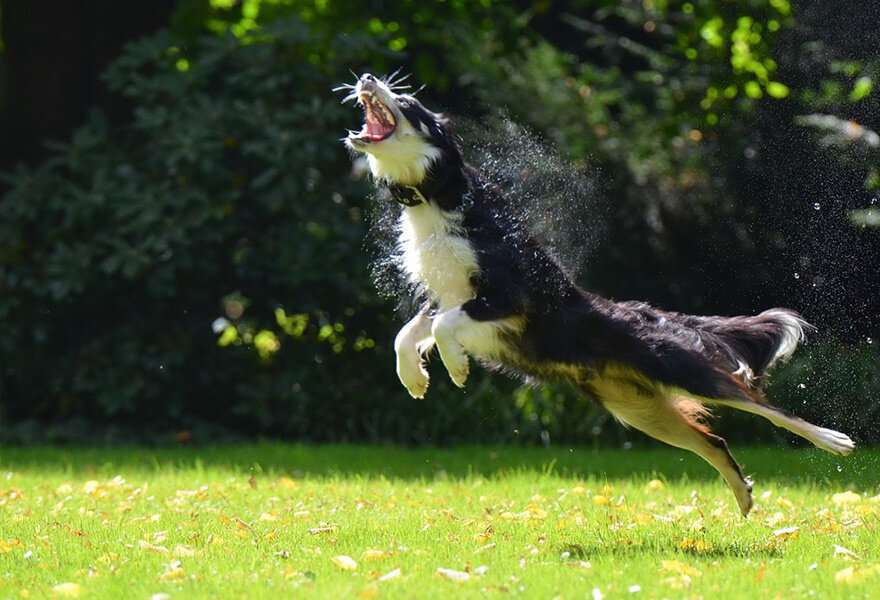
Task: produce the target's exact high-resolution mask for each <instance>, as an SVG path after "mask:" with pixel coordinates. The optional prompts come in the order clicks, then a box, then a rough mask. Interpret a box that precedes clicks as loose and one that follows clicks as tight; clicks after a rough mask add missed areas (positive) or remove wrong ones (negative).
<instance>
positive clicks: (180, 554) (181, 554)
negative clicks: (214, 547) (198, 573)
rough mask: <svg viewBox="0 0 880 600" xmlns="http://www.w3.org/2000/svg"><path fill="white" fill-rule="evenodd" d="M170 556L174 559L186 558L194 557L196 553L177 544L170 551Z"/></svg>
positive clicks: (187, 547)
mask: <svg viewBox="0 0 880 600" xmlns="http://www.w3.org/2000/svg"><path fill="white" fill-rule="evenodd" d="M171 554H172V555H173V556H174V557H175V558H188V557H190V556H195V555H196V551H195V550H194V549H193V548H190V547H189V546H184V545H183V544H177V545H176V546H174V549H173V550H172V551H171Z"/></svg>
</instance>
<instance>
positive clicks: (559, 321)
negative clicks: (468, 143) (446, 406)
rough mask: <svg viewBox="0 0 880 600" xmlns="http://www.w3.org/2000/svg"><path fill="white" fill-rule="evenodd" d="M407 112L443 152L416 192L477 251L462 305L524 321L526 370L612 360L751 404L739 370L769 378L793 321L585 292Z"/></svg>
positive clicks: (394, 192) (395, 191)
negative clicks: (705, 312)
mask: <svg viewBox="0 0 880 600" xmlns="http://www.w3.org/2000/svg"><path fill="white" fill-rule="evenodd" d="M402 112H403V114H404V116H405V117H406V118H407V119H408V120H409V121H410V123H412V124H413V125H414V126H415V127H418V126H419V124H421V123H425V124H427V125H428V126H429V129H430V131H431V141H432V143H433V144H434V145H435V146H436V147H437V148H439V149H440V150H441V151H442V158H441V159H440V160H438V161H436V162H435V163H434V164H433V165H432V167H431V169H430V171H429V172H428V173H427V174H426V177H425V179H423V180H422V182H420V183H419V184H418V185H417V186H412V187H415V188H416V189H418V190H419V192H420V194H421V196H422V197H424V198H425V199H429V200H428V201H431V202H436V203H437V204H438V205H439V206H440V207H441V208H442V209H443V210H445V211H450V212H453V211H454V212H459V213H461V214H462V215H463V216H464V218H463V221H462V224H463V229H464V231H465V232H466V234H467V238H468V240H469V241H470V243H471V244H472V245H473V247H474V248H475V250H476V256H477V260H478V262H479V266H480V269H479V274H478V276H477V277H475V278H474V280H473V282H472V283H473V286H474V290H475V294H476V297H475V299H474V300H471V301H470V302H467V303H465V304H464V305H463V309H464V310H465V312H466V313H467V314H468V316H470V317H471V318H473V319H474V320H477V321H492V320H497V319H499V318H502V317H508V316H511V315H522V316H525V318H526V319H525V321H526V323H527V326H526V328H525V330H524V331H523V332H522V334H521V335H519V336H517V337H518V339H517V340H516V342H515V343H516V344H517V345H518V346H519V350H520V352H521V354H522V356H521V360H520V361H519V364H517V365H516V367H517V368H518V369H521V370H523V371H524V372H525V373H526V374H528V375H530V376H537V377H541V378H543V377H546V376H548V375H549V372H547V371H545V370H543V369H542V368H541V365H542V364H543V363H547V362H551V363H565V364H577V365H583V366H586V367H590V368H594V369H601V367H602V365H604V364H606V363H609V362H611V363H617V364H625V365H629V366H632V367H633V368H634V369H635V370H637V371H639V372H640V373H643V374H644V375H646V376H648V377H649V378H650V379H653V380H656V381H658V382H662V383H664V384H668V385H671V386H675V387H679V388H682V389H684V390H687V391H688V392H691V393H692V394H694V395H697V396H701V397H706V398H729V397H731V396H733V397H742V396H746V397H747V398H748V399H749V400H752V399H753V395H754V392H753V391H750V390H748V389H747V388H746V386H744V385H743V383H742V382H740V381H738V380H737V379H736V378H734V377H732V375H731V373H733V372H735V371H736V370H737V369H738V368H739V366H740V364H739V362H738V361H742V362H744V363H745V364H746V365H748V367H749V369H750V370H751V372H752V373H753V374H754V376H755V377H761V376H762V375H764V373H765V370H766V368H767V366H768V365H769V364H770V362H771V359H772V358H773V355H774V353H775V351H776V350H777V349H778V348H779V345H780V343H781V341H782V339H783V338H784V336H785V335H786V329H785V328H786V322H783V321H781V320H780V319H779V318H778V317H774V316H760V315H759V316H755V317H693V316H689V315H682V314H678V313H671V312H665V311H660V310H657V309H656V308H653V307H651V306H649V305H648V304H645V303H641V302H623V303H615V302H611V301H609V300H606V299H604V298H602V297H600V296H598V295H596V294H592V293H590V292H587V291H585V290H582V289H580V288H579V287H578V286H576V285H575V284H574V283H573V282H572V281H571V280H570V279H569V278H568V276H567V275H566V273H565V271H564V269H563V268H562V267H561V266H560V265H559V264H558V262H557V261H556V260H555V259H554V258H553V257H552V256H550V255H549V254H548V253H547V252H545V250H544V249H543V248H542V247H541V246H540V245H539V244H538V243H537V242H536V241H535V240H534V239H533V238H532V237H531V235H530V232H529V231H528V230H527V228H526V227H525V226H524V225H523V224H522V223H521V222H519V221H518V220H517V219H516V217H515V214H516V212H515V211H513V210H511V209H510V207H508V206H506V205H505V201H504V197H503V195H502V194H501V193H500V192H499V191H498V190H497V189H495V188H494V186H492V185H491V184H490V183H489V182H487V181H486V180H485V179H483V178H482V177H481V176H480V173H479V172H478V171H477V170H476V169H474V168H473V167H472V166H470V165H467V164H466V163H465V162H464V159H463V157H462V152H461V149H460V147H459V145H458V143H456V140H455V138H454V136H453V134H452V133H451V130H450V129H449V124H448V123H449V122H448V120H447V119H445V118H444V117H442V116H440V115H437V114H436V113H433V112H431V111H429V110H427V109H425V108H424V107H423V106H422V105H421V103H419V102H418V101H414V100H409V101H407V102H406V104H405V107H404V108H403V109H402ZM379 185H380V187H383V188H386V189H387V190H388V194H389V196H391V197H392V198H399V197H400V196H401V194H405V193H406V192H405V191H399V188H401V187H402V188H403V189H404V190H406V189H409V186H395V185H394V184H389V183H388V182H379ZM783 310H784V309H783ZM784 312H785V314H789V315H791V316H792V317H795V318H798V317H797V314H796V313H794V312H793V311H788V310H784Z"/></svg>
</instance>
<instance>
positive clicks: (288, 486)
mask: <svg viewBox="0 0 880 600" xmlns="http://www.w3.org/2000/svg"><path fill="white" fill-rule="evenodd" d="M297 485H299V484H298V483H297V482H296V481H294V480H293V479H291V478H290V477H282V478H280V479H279V480H278V487H280V488H284V489H285V490H292V489H293V488H295V487H296V486H297Z"/></svg>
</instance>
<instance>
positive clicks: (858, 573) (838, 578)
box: [834, 565, 880, 584]
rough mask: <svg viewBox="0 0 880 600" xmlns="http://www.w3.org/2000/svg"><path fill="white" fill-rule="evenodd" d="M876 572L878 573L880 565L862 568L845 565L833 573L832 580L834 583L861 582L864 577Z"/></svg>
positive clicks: (879, 572)
mask: <svg viewBox="0 0 880 600" xmlns="http://www.w3.org/2000/svg"><path fill="white" fill-rule="evenodd" d="M877 574H880V565H872V566H870V567H865V568H863V569H857V568H855V567H847V568H845V569H841V570H840V571H838V572H837V573H835V574H834V581H835V582H836V583H846V584H855V583H861V582H862V581H864V580H865V579H867V578H869V577H873V576H875V575H877Z"/></svg>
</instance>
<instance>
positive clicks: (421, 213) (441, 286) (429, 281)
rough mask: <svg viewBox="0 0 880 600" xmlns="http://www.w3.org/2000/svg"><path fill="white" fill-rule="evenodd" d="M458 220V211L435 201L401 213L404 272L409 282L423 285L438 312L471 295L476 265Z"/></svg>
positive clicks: (467, 298)
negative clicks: (449, 209)
mask: <svg viewBox="0 0 880 600" xmlns="http://www.w3.org/2000/svg"><path fill="white" fill-rule="evenodd" d="M460 222H461V215H460V214H456V213H446V212H444V211H442V210H441V209H440V208H439V207H438V206H437V205H436V204H419V205H417V206H410V207H407V208H405V209H404V210H403V213H402V214H401V216H400V237H399V239H398V244H399V249H400V251H401V256H402V258H403V268H404V271H405V272H406V274H407V276H408V277H409V280H410V282H412V283H414V284H416V285H420V286H423V287H424V288H425V290H426V291H427V292H428V294H430V296H431V297H432V299H434V300H435V301H436V302H437V304H438V308H439V311H440V312H444V311H447V310H449V309H451V308H453V307H455V306H458V305H460V304H464V303H465V302H467V301H468V300H471V299H472V298H473V297H474V288H473V286H472V285H471V277H473V276H474V275H475V274H476V273H477V272H478V271H479V267H478V266H477V257H476V255H475V254H474V249H473V248H472V247H471V245H470V243H469V242H468V241H467V239H466V238H465V237H464V236H462V235H461V227H460Z"/></svg>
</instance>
